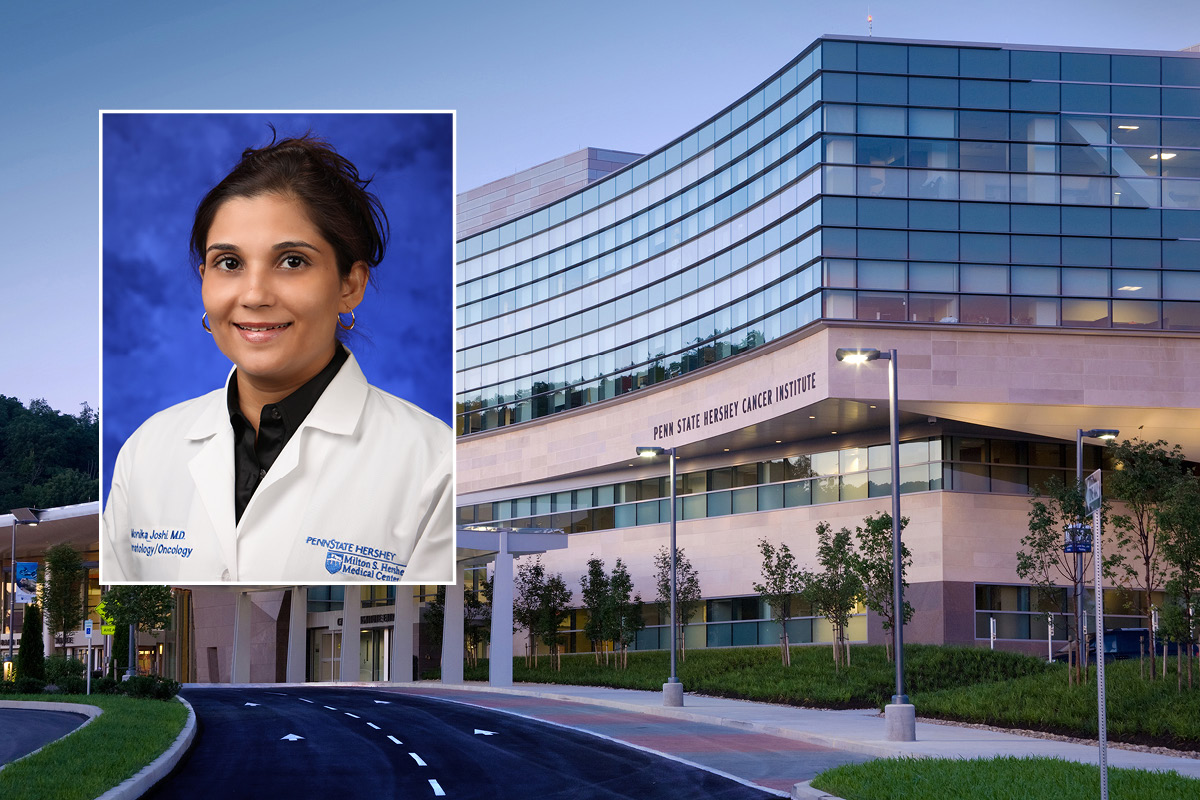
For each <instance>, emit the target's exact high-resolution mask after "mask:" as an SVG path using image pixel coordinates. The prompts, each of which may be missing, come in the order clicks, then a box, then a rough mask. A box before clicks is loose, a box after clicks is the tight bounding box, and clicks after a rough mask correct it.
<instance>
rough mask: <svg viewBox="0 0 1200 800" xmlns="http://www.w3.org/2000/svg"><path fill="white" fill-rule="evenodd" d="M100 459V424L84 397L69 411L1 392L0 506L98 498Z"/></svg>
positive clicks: (40, 505)
mask: <svg viewBox="0 0 1200 800" xmlns="http://www.w3.org/2000/svg"><path fill="white" fill-rule="evenodd" d="M99 463H100V426H99V423H98V420H97V415H96V412H95V411H94V410H93V409H92V408H91V407H89V406H88V404H87V403H83V404H82V408H81V409H80V411H79V414H78V415H76V416H72V415H70V414H63V413H60V412H58V411H55V410H54V409H53V408H51V407H50V406H49V404H47V403H46V401H45V400H31V401H30V403H29V407H28V408H26V407H25V406H23V405H21V401H20V400H18V399H17V398H15V397H5V396H3V395H0V509H2V510H3V511H5V512H6V511H8V510H9V509H10V508H19V507H22V506H30V507H35V508H51V507H54V506H65V505H72V504H75V503H86V502H88V501H92V500H98V499H99V498H100V484H99V480H98V475H99Z"/></svg>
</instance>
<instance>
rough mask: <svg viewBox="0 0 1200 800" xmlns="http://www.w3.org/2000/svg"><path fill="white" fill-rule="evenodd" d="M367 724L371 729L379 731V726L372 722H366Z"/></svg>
mask: <svg viewBox="0 0 1200 800" xmlns="http://www.w3.org/2000/svg"><path fill="white" fill-rule="evenodd" d="M367 724H368V725H370V726H371V727H372V728H374V729H375V730H379V726H378V725H376V724H375V723H374V722H368V723H367Z"/></svg>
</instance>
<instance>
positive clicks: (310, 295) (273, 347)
mask: <svg viewBox="0 0 1200 800" xmlns="http://www.w3.org/2000/svg"><path fill="white" fill-rule="evenodd" d="M201 275H202V276H203V283H202V289H201V295H202V297H203V300H204V310H205V311H207V312H208V322H209V326H210V327H211V328H212V334H213V339H214V340H216V343H217V347H219V348H220V349H221V352H222V353H224V354H225V355H226V356H227V357H228V358H229V360H230V361H232V362H233V363H234V364H236V365H237V368H238V374H239V380H241V379H245V380H249V381H250V382H251V384H252V385H253V386H255V387H256V388H258V389H260V390H262V391H271V392H288V393H290V392H291V391H293V390H294V389H296V388H298V387H299V386H301V385H302V384H303V383H305V382H306V381H307V380H309V379H310V378H312V377H313V376H314V375H316V374H317V373H318V372H320V371H321V369H322V368H324V366H325V365H326V364H327V363H329V359H331V358H332V357H333V352H334V347H335V338H334V334H335V330H336V328H335V326H336V325H337V319H338V318H337V315H338V313H339V312H342V313H347V312H349V311H350V310H351V309H353V308H354V307H355V306H357V305H358V303H359V302H360V301H361V300H362V296H363V291H364V288H365V286H366V275H367V268H366V265H365V264H363V263H362V262H359V263H356V264H355V265H354V266H353V267H352V268H351V270H350V275H349V277H348V278H347V279H346V280H342V279H341V278H340V277H339V276H338V270H337V256H336V254H335V253H334V250H333V246H332V245H330V244H329V242H327V241H325V239H324V238H323V237H322V236H321V234H320V233H319V232H318V231H317V228H316V226H315V225H313V223H312V222H311V221H310V220H309V218H308V214H307V213H306V212H305V209H304V207H303V206H302V205H301V204H300V203H299V202H298V201H296V200H294V199H292V198H289V197H284V196H282V195H277V194H264V195H258V196H255V197H235V198H231V199H229V200H226V201H225V202H224V203H223V204H222V205H221V207H220V208H219V209H217V213H216V215H215V216H214V217H213V222H212V226H211V227H210V228H209V231H208V242H207V244H206V251H205V256H204V266H203V268H202V271H201Z"/></svg>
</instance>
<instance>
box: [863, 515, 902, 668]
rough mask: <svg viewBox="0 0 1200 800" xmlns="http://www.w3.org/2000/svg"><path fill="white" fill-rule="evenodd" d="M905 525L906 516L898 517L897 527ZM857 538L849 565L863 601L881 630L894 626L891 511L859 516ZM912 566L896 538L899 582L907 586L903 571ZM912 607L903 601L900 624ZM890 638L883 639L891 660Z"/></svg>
mask: <svg viewBox="0 0 1200 800" xmlns="http://www.w3.org/2000/svg"><path fill="white" fill-rule="evenodd" d="M907 527H908V517H901V518H900V530H901V532H903V531H904V529H905V528H907ZM854 532H855V536H856V537H857V539H858V551H857V552H855V553H852V554H851V556H850V565H851V567H853V569H854V572H855V573H856V574H857V575H858V579H859V581H860V582H861V583H862V588H863V602H864V603H865V604H866V606H867V608H869V609H871V610H872V611H874V612H875V613H876V614H878V615H879V617H880V619H881V620H882V621H883V630H884V631H885V632H887V631H891V630H894V629H895V627H896V608H895V607H896V602H895V600H896V598H895V592H894V591H893V588H894V587H893V580H892V561H893V559H892V515H891V514H889V513H887V512H886V511H884V512H882V513H880V514H878V515H876V514H872V515H870V516H868V517H865V518H864V519H863V527H857V528H855V529H854ZM910 566H912V554H911V553H910V552H909V550H908V545H906V544H904V542H903V540H901V542H900V585H901V586H902V587H903V588H905V589H907V588H908V581H906V580H905V579H904V573H905V572H907V571H908V568H909V567H910ZM912 615H913V607H912V604H910V603H909V602H908V600H905V601H904V624H907V623H908V621H909V620H910V619H912ZM892 641H893V639H892V638H890V637H889V638H888V639H887V640H886V641H885V643H884V649H885V651H886V652H887V657H888V661H893V660H895V656H894V654H893V653H892Z"/></svg>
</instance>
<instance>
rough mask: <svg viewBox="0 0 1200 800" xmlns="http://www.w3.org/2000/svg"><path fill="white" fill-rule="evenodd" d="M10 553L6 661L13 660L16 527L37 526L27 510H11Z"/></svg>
mask: <svg viewBox="0 0 1200 800" xmlns="http://www.w3.org/2000/svg"><path fill="white" fill-rule="evenodd" d="M12 517H13V523H12V552H11V553H10V554H9V555H10V556H11V565H10V566H11V570H12V571H11V572H10V573H9V577H10V578H12V591H11V592H10V594H9V596H8V661H9V663H12V660H13V634H14V633H15V630H14V629H13V619H14V614H15V613H16V610H17V526H18V525H29V526H30V527H33V526H35V525H37V524H38V518H37V513H36V512H35V511H33V510H32V509H29V508H14V509H13V510H12Z"/></svg>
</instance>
